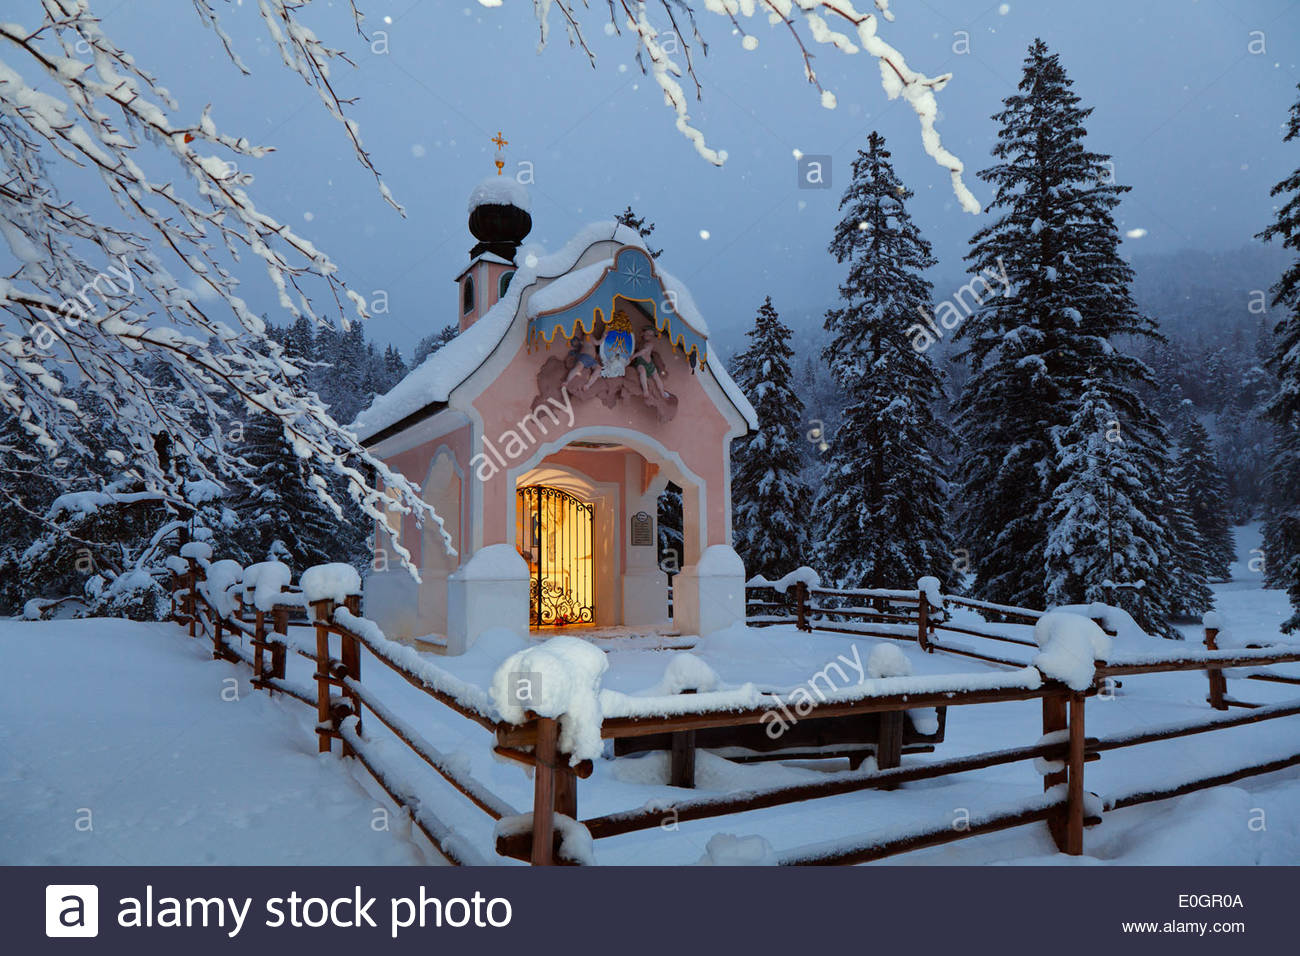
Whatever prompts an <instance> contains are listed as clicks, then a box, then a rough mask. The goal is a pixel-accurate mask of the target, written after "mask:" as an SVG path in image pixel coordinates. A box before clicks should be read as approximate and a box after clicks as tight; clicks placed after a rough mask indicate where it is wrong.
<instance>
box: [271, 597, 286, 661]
mask: <svg viewBox="0 0 1300 956" xmlns="http://www.w3.org/2000/svg"><path fill="white" fill-rule="evenodd" d="M271 626H272V627H273V628H274V630H275V633H276V634H278V635H280V640H278V641H271V676H272V677H278V678H280V680H284V672H285V666H286V663H287V662H286V660H285V657H286V652H287V651H288V640H289V609H288V608H287V607H284V606H283V605H277V606H276V607H274V608H272V609H271Z"/></svg>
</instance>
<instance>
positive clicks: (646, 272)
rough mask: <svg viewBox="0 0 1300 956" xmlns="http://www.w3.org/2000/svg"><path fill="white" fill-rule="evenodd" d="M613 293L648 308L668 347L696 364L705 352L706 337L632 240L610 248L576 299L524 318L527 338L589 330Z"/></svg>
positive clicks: (606, 312) (603, 316) (609, 310)
mask: <svg viewBox="0 0 1300 956" xmlns="http://www.w3.org/2000/svg"><path fill="white" fill-rule="evenodd" d="M615 299H627V300H629V301H631V302H636V303H638V304H640V305H641V307H642V308H644V309H645V310H646V311H647V312H649V313H650V316H651V318H652V320H653V321H654V324H655V328H656V329H658V330H659V332H660V333H662V334H664V335H666V336H668V340H669V341H670V342H671V343H672V345H673V348H679V349H681V350H682V354H683V355H685V356H686V357H687V358H690V357H691V356H692V355H694V357H695V359H696V361H697V362H699V363H701V364H703V363H704V362H705V360H706V359H707V358H708V339H706V338H705V337H704V336H703V335H701V334H700V333H699V332H697V331H696V330H695V329H693V328H691V326H690V325H689V324H687V322H686V320H685V319H684V318H682V316H681V315H680V314H679V313H678V312H677V310H676V308H675V306H674V303H675V301H676V297H675V296H674V295H673V294H672V293H670V292H669V291H668V289H666V288H665V287H664V284H663V280H662V279H661V278H660V277H659V273H658V272H656V271H655V267H654V260H653V259H651V258H650V256H649V255H647V254H646V252H645V250H644V249H639V248H637V247H636V246H623V247H622V248H621V249H619V250H618V251H617V252H615V253H614V261H613V262H612V263H611V264H610V265H608V266H606V267H605V271H604V273H603V274H602V275H601V277H600V279H598V280H597V281H596V284H595V285H594V286H592V288H591V289H590V290H588V291H587V292H586V293H585V294H584V295H583V296H582V297H581V298H579V299H578V300H577V301H575V302H572V303H570V304H569V305H566V306H564V307H562V308H559V309H553V310H551V311H549V312H542V313H540V314H538V315H535V316H533V317H532V318H531V319H529V320H528V341H529V342H530V343H533V342H537V341H539V340H540V341H544V342H547V343H549V342H551V341H552V340H553V339H554V338H555V336H556V335H560V336H563V337H564V338H566V339H571V338H573V336H574V335H575V333H576V332H577V330H578V329H579V328H581V329H582V330H583V331H584V332H592V331H594V330H595V326H596V323H597V322H604V321H606V320H607V319H609V318H610V317H611V316H612V315H613V313H614V301H615Z"/></svg>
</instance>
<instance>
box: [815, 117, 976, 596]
mask: <svg viewBox="0 0 1300 956" xmlns="http://www.w3.org/2000/svg"><path fill="white" fill-rule="evenodd" d="M911 195H912V194H911V192H910V191H908V190H907V189H906V187H904V186H903V184H902V183H901V182H900V181H899V179H898V176H897V175H896V174H895V173H894V169H893V166H892V165H891V164H890V161H889V152H888V151H887V150H886V149H885V140H884V137H882V136H881V135H880V134H879V133H875V132H873V133H872V134H871V135H870V137H869V138H868V140H867V148H866V150H859V152H858V155H857V158H856V159H854V161H853V179H852V182H850V184H849V187H848V189H847V190H846V191H845V193H844V197H843V198H842V199H841V200H840V209H841V211H842V212H843V219H842V221H841V222H840V223H839V225H838V226H836V228H835V236H834V238H833V239H832V240H831V243H830V252H831V254H832V255H833V256H835V259H836V261H837V262H840V263H848V264H849V272H848V276H847V277H846V278H845V280H844V282H843V283H842V284H841V285H840V287H839V294H840V297H841V300H842V304H841V305H840V306H839V307H838V308H834V309H830V310H829V311H828V312H827V313H826V323H825V328H826V330H827V331H828V332H829V333H830V335H831V340H830V343H829V344H828V345H827V346H826V348H825V349H824V350H823V352H822V357H823V359H824V360H825V362H826V364H827V365H828V366H829V367H830V370H831V374H832V375H833V376H834V378H835V381H836V383H837V384H838V386H839V389H840V391H841V392H842V394H843V397H844V400H845V402H846V407H845V410H844V415H843V420H842V423H841V424H840V427H839V428H838V429H837V430H836V431H835V434H834V436H833V437H832V438H831V439H830V446H831V447H830V449H829V451H828V452H827V453H826V454H827V457H828V461H827V467H826V473H825V478H824V481H823V484H822V487H821V489H820V491H819V493H818V496H817V503H816V506H815V511H816V514H817V516H818V519H819V521H820V523H821V535H820V541H819V545H818V556H819V567H820V568H824V569H825V570H826V572H827V573H828V574H829V575H830V577H831V578H832V579H833V580H834V581H836V582H837V583H839V584H841V585H846V586H851V587H864V586H865V587H880V586H892V587H908V586H911V585H912V584H914V583H915V581H916V579H917V578H918V577H921V576H922V575H934V576H935V577H937V578H939V580H940V581H941V582H942V583H943V585H944V587H946V588H949V589H951V588H953V587H955V586H956V584H957V581H956V571H955V562H954V561H953V542H952V537H951V535H950V533H949V531H948V527H947V518H946V514H947V505H948V502H947V493H946V484H945V479H944V475H943V470H942V467H941V465H940V462H939V461H938V460H937V458H936V456H935V453H934V449H935V448H936V447H937V446H939V445H940V444H941V443H942V442H943V441H944V440H945V438H946V436H947V429H945V428H944V426H943V425H942V424H941V423H940V422H939V421H938V419H937V418H936V416H935V408H936V406H937V405H938V403H939V402H940V401H941V399H942V396H943V379H942V376H941V374H940V372H939V371H938V370H937V369H936V368H935V367H934V364H933V363H932V362H931V361H930V359H929V358H928V357H927V356H926V355H925V354H924V352H923V351H918V350H917V349H915V348H913V345H912V343H913V339H912V337H911V336H910V335H909V334H908V329H909V327H910V326H911V325H912V324H913V323H914V322H915V321H916V320H917V318H918V317H919V316H920V315H921V314H923V313H924V312H926V311H928V309H929V308H930V304H931V290H932V286H931V284H930V282H929V281H928V280H926V279H925V278H924V276H923V273H924V271H925V270H926V269H928V268H930V267H931V266H932V265H934V262H935V260H934V257H933V255H932V254H931V251H930V243H929V242H928V241H926V239H925V238H924V237H923V236H922V235H921V233H920V230H919V229H918V228H917V227H916V224H915V223H913V222H912V218H911V216H910V215H909V214H908V211H907V207H906V205H905V202H906V200H907V199H908V198H909V197H910V196H911Z"/></svg>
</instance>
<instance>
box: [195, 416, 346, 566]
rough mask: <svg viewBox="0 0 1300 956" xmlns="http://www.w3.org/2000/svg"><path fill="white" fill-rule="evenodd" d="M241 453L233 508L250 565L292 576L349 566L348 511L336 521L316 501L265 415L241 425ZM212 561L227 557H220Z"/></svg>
mask: <svg viewBox="0 0 1300 956" xmlns="http://www.w3.org/2000/svg"><path fill="white" fill-rule="evenodd" d="M240 452H241V454H242V455H243V457H244V459H245V460H246V461H247V462H248V470H247V472H246V473H245V476H244V477H245V478H247V479H248V484H247V485H246V486H245V487H244V488H242V489H240V493H239V495H238V498H237V500H236V501H235V503H234V505H233V507H234V510H235V512H236V513H237V514H238V515H239V519H240V526H241V528H242V531H243V540H244V543H245V550H246V551H247V552H248V554H249V556H250V557H251V558H252V559H253V560H254V561H266V560H277V561H284V562H285V563H286V564H288V565H289V566H290V567H291V568H292V569H293V571H294V573H295V574H297V573H299V572H301V571H304V570H306V569H307V568H310V567H312V566H313V565H316V564H327V563H330V562H333V561H344V562H346V561H349V560H350V559H351V558H352V557H353V556H352V555H351V554H348V553H345V551H344V547H343V539H344V538H345V537H347V530H348V529H346V528H345V527H344V526H345V525H347V524H348V521H347V518H348V517H349V516H355V517H358V518H359V517H360V515H359V514H356V512H354V511H353V510H352V509H348V510H345V511H344V516H345V517H344V518H337V517H335V515H334V514H332V513H331V512H330V511H328V510H327V509H326V508H325V507H324V506H323V505H322V504H320V502H319V501H318V500H317V498H316V496H315V494H314V493H313V492H312V489H311V485H310V484H309V480H310V475H309V473H308V472H307V470H306V469H305V468H304V467H303V465H302V462H301V460H300V459H299V458H298V456H297V455H295V454H294V453H293V449H292V448H291V447H289V443H288V442H287V441H285V439H284V434H283V432H282V430H281V429H280V428H279V426H278V425H277V424H276V422H275V420H274V419H272V418H270V417H269V416H266V415H258V416H255V417H253V418H251V419H250V420H249V421H248V422H247V423H246V424H245V425H244V434H243V443H242V445H241V447H240ZM216 557H226V555H224V554H218V555H216Z"/></svg>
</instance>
